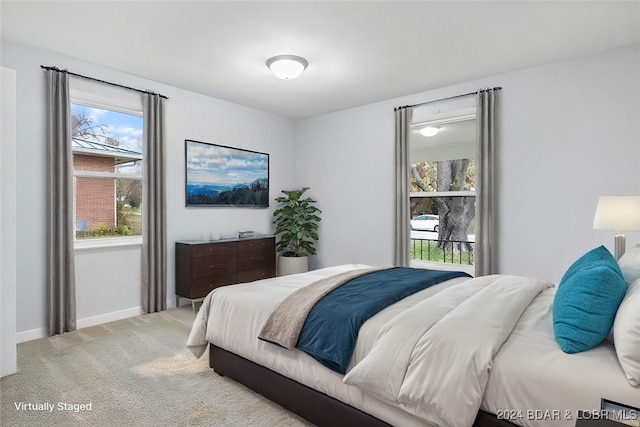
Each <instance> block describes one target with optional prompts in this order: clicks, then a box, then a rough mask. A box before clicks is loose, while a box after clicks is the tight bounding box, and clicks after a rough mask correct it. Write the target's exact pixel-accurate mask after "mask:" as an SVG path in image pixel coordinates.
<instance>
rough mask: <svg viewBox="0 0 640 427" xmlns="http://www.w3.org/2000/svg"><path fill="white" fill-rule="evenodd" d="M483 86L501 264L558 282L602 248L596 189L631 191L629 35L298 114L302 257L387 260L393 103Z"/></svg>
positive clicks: (639, 90) (634, 238) (639, 155)
mask: <svg viewBox="0 0 640 427" xmlns="http://www.w3.org/2000/svg"><path fill="white" fill-rule="evenodd" d="M494 86H501V87H502V88H503V90H502V91H501V93H500V102H499V112H500V118H499V120H500V124H499V146H498V153H497V154H498V164H499V167H498V175H499V183H500V185H499V212H498V215H499V245H500V246H499V260H498V265H499V270H500V272H502V273H506V274H522V275H531V276H537V277H543V278H548V279H550V280H553V281H555V282H558V281H559V280H560V278H561V276H562V274H563V273H564V271H565V270H566V268H567V267H568V266H569V265H570V263H571V262H572V261H573V260H575V258H577V257H578V256H579V255H581V254H582V253H583V252H586V251H587V250H589V249H591V248H592V247H595V246H597V245H600V244H604V245H605V246H607V247H608V248H609V250H611V251H612V252H613V234H614V232H610V231H601V230H593V229H592V222H593V214H594V213H595V207H596V203H597V200H598V197H599V196H601V195H640V166H639V165H640V120H639V119H640V45H636V46H632V47H628V48H624V49H618V50H614V51H610V52H606V53H603V54H598V55H594V56H590V57H586V58H581V59H575V60H570V61H564V62H558V63H552V64H547V65H542V66H538V67H533V68H529V69H524V70H520V71H516V72H512V73H506V74H502V75H497V76H492V77H489V78H486V79H482V80H478V81H473V82H468V83H464V84H460V85H456V86H451V87H446V88H442V89H438V90H432V91H428V92H424V93H420V94H415V95H411V96H407V97H402V98H396V99H391V100H388V101H384V102H379V103H375V104H371V105H365V106H362V107H358V108H352V109H348V110H344V111H339V112H336V113H331V114H326V115H322V116H318V117H313V118H310V119H306V120H302V121H299V122H297V123H296V182H297V184H298V185H299V186H303V185H304V186H309V187H311V190H310V193H311V194H312V195H313V196H315V197H316V198H317V199H318V200H319V207H320V208H321V209H322V210H323V220H322V223H321V229H320V239H321V240H320V242H319V244H318V249H319V250H318V256H317V257H315V259H313V260H311V265H312V266H314V267H324V266H328V265H333V264H339V263H351V262H362V263H368V264H373V265H381V264H392V263H393V241H394V238H393V221H394V219H393V216H394V208H393V205H394V191H395V190H394V157H393V153H394V151H393V144H394V114H393V108H394V107H398V106H401V105H412V104H418V103H421V102H427V101H432V100H437V99H441V98H445V97H448V96H454V95H459V94H463V93H467V92H471V91H475V90H477V89H480V88H483V87H494ZM626 234H627V246H628V247H630V246H631V245H633V244H635V243H638V242H639V241H640V233H638V232H628V233H626Z"/></svg>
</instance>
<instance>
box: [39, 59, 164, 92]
mask: <svg viewBox="0 0 640 427" xmlns="http://www.w3.org/2000/svg"><path fill="white" fill-rule="evenodd" d="M40 68H44V69H45V70H53V71H61V72H63V73H67V74H69V75H70V76H75V77H81V78H83V79H87V80H93V81H94V82H100V83H104V84H108V85H111V86H117V87H121V88H123V89H129V90H135V91H136V92H140V93H149V94H151V95H158V96H160V97H161V98H164V99H169V98H168V97H166V96H164V95H162V94H161V93H158V94H156V93H155V92H152V91H150V90H142V89H137V88H135V87H131V86H125V85H121V84H118V83H112V82H108V81H106V80H100V79H96V78H94V77H88V76H83V75H82V74H76V73H72V72H71V71H69V70H61V69H60V68H58V67H46V66H44V65H41V66H40Z"/></svg>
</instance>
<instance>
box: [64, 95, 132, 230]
mask: <svg viewBox="0 0 640 427" xmlns="http://www.w3.org/2000/svg"><path fill="white" fill-rule="evenodd" d="M71 121H72V141H71V149H72V154H73V167H74V172H76V173H82V175H80V176H76V177H75V188H74V198H75V211H76V214H75V219H76V238H78V239H86V238H92V239H94V238H100V237H117V236H137V235H141V234H142V226H141V224H142V216H141V213H142V211H141V206H142V180H141V175H142V161H143V154H142V116H141V115H136V114H128V113H122V112H118V111H112V110H107V109H102V108H96V107H90V106H86V105H81V104H77V103H74V104H72V105H71ZM93 173H95V176H87V174H89V175H91V174H93ZM113 174H126V175H131V176H132V179H123V178H119V177H117V178H116V177H114V175H113ZM105 175H107V176H106V177H105Z"/></svg>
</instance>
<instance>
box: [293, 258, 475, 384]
mask: <svg viewBox="0 0 640 427" xmlns="http://www.w3.org/2000/svg"><path fill="white" fill-rule="evenodd" d="M455 277H471V276H470V275H468V274H467V273H464V272H461V271H439V270H425V269H421V268H410V267H394V268H390V269H387V270H382V271H375V272H372V273H368V274H365V275H363V276H360V277H357V278H355V279H352V280H350V281H348V282H347V283H345V284H343V285H342V286H340V287H338V288H336V289H334V290H333V291H331V292H330V293H328V294H327V295H325V296H324V297H323V298H322V299H320V300H319V301H318V302H317V303H316V304H315V305H314V306H313V308H312V309H311V311H310V312H309V315H308V316H307V319H306V320H305V323H304V326H303V327H302V331H301V332H300V336H299V337H298V343H297V344H296V347H297V348H298V349H300V350H302V351H304V352H305V353H307V354H308V355H310V356H311V357H313V358H314V359H316V360H317V361H318V362H320V363H322V364H323V365H324V366H326V367H327V368H329V369H331V370H332V371H335V372H337V373H339V374H345V373H346V372H347V366H348V365H349V361H350V360H351V355H352V353H353V349H354V348H355V345H356V339H357V338H358V332H359V330H360V326H362V324H363V323H364V322H366V321H367V320H368V319H369V318H370V317H372V316H373V315H375V314H376V313H378V312H379V311H380V310H382V309H384V308H385V307H388V306H389V305H391V304H393V303H395V302H397V301H400V300H401V299H403V298H405V297H407V296H409V295H411V294H413V293H416V292H418V291H421V290H423V289H425V288H428V287H429V286H431V285H435V284H437V283H440V282H444V281H446V280H449V279H453V278H455Z"/></svg>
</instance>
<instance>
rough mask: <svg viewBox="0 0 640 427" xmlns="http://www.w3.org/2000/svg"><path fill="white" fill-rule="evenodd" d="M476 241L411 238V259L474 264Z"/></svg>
mask: <svg viewBox="0 0 640 427" xmlns="http://www.w3.org/2000/svg"><path fill="white" fill-rule="evenodd" d="M474 248H475V242H468V241H463V240H438V239H414V238H412V239H411V259H418V260H422V261H435V262H450V263H453V264H464V265H473V251H474Z"/></svg>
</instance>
